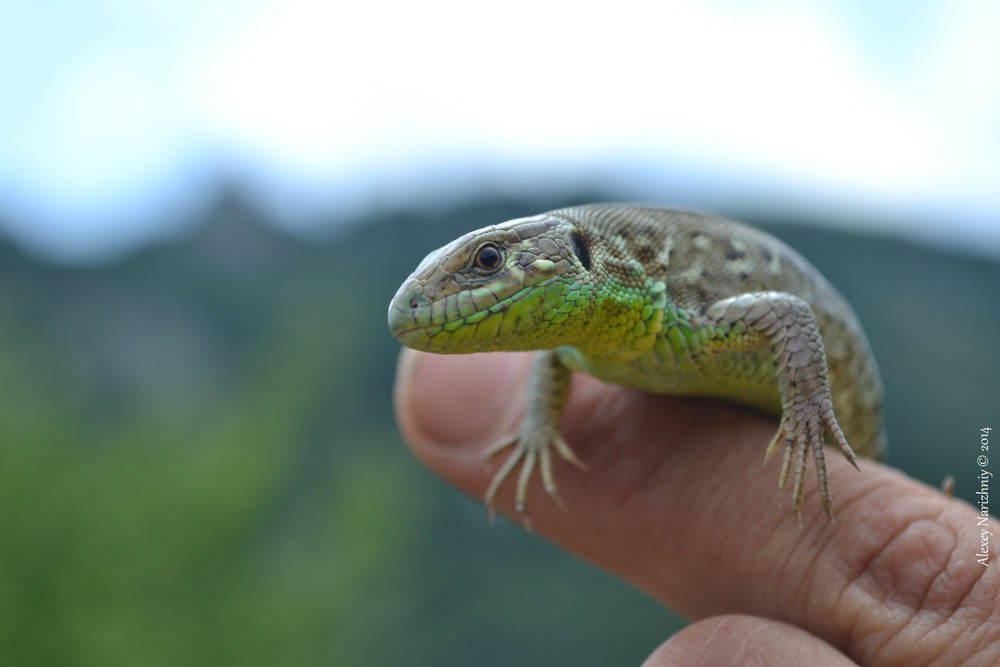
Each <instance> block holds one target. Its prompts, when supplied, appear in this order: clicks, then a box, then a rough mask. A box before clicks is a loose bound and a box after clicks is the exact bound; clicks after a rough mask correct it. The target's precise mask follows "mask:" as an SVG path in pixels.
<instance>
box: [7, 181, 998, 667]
mask: <svg viewBox="0 0 1000 667" xmlns="http://www.w3.org/2000/svg"><path fill="white" fill-rule="evenodd" d="M607 198H608V197H607V196H600V195H596V196H595V194H594V193H586V192H581V193H579V195H578V196H576V197H573V198H571V199H570V200H568V199H566V198H564V199H560V200H558V201H507V200H502V199H489V198H486V199H483V200H481V201H470V202H468V203H467V204H466V205H464V206H460V207H455V208H453V209H449V210H444V211H438V212H433V213H432V212H381V213H373V214H372V215H371V216H370V217H368V218H366V219H359V220H354V221H352V224H351V225H349V226H346V227H342V228H340V229H339V230H338V231H337V233H335V234H333V233H331V235H330V236H329V237H328V238H326V239H322V240H318V241H315V242H311V243H306V242H304V241H302V240H298V239H296V238H294V237H292V236H289V235H286V234H284V233H282V232H279V231H276V228H275V227H273V226H272V225H270V224H269V221H268V220H266V219H265V218H264V217H263V216H262V214H260V213H259V212H258V211H256V210H255V209H254V208H253V207H251V206H249V205H248V204H247V203H246V202H245V200H244V199H243V198H241V197H240V196H239V195H238V194H234V193H229V194H225V195H223V196H220V198H219V201H218V203H217V205H216V206H215V207H214V208H213V209H212V210H210V211H207V212H206V213H205V216H204V220H202V221H197V224H193V225H192V226H191V228H192V229H193V230H194V231H193V232H192V233H191V234H190V235H189V236H187V237H186V238H183V239H180V240H178V241H175V242H173V243H170V244H165V245H161V246H158V247H153V248H148V249H145V250H143V251H141V252H139V253H137V254H135V255H133V256H130V257H127V258H123V259H121V260H119V261H116V262H114V263H111V264H108V265H105V266H100V267H87V268H83V267H69V266H60V265H53V264H48V263H45V262H42V261H40V260H37V259H35V258H33V257H31V256H28V255H26V254H24V253H23V252H21V251H20V250H19V249H18V248H17V247H15V246H14V245H12V244H11V243H9V242H5V241H2V240H0V663H2V664H11V665H102V666H104V665H179V664H182V665H201V664H213V665H219V664H223V665H225V664H240V665H316V664H324V665H402V664H407V665H432V664H433V665H450V664H456V665H457V664H467V663H473V664H478V665H483V666H487V667H488V666H490V665H508V664H553V663H555V664H578V665H607V664H638V663H639V662H640V661H641V660H642V659H643V658H644V657H645V656H646V655H647V654H648V653H649V652H650V651H651V650H652V649H653V648H654V647H655V646H656V645H657V644H658V643H660V642H661V641H663V639H664V638H666V637H667V636H668V635H669V634H670V633H671V632H672V631H673V630H674V629H676V628H677V627H679V623H680V620H679V619H677V618H676V617H675V616H673V615H672V614H671V613H670V612H668V611H666V610H663V609H661V608H660V607H658V606H657V605H656V604H654V603H653V602H652V601H650V600H647V599H646V598H644V597H643V596H642V595H641V594H639V593H637V592H635V591H633V590H631V589H630V588H628V587H627V586H625V585H624V584H621V583H619V582H617V581H615V580H613V579H611V578H610V577H609V576H607V575H604V574H603V573H600V572H597V571H595V570H593V569H592V568H590V567H589V566H586V565H583V564H580V563H577V562H575V561H573V560H572V559H571V558H569V557H568V556H566V555H564V554H562V553H560V552H558V551H557V550H556V549H554V548H553V547H550V546H549V545H547V544H545V543H542V542H541V541H540V540H538V539H537V538H535V537H533V536H531V535H527V534H525V533H523V532H522V531H521V530H520V529H517V528H515V527H512V526H507V525H500V526H488V525H486V523H485V521H484V519H483V513H482V510H481V508H480V507H479V506H478V505H477V503H475V502H474V501H473V500H470V499H466V498H464V497H463V496H461V495H460V494H458V493H457V492H455V491H453V490H452V489H450V488H447V487H446V485H445V484H444V483H443V482H441V481H439V480H437V479H436V478H434V477H433V476H432V475H431V474H430V473H428V472H426V471H424V470H423V469H422V468H421V467H420V466H419V464H417V463H416V462H415V461H414V460H413V459H412V457H411V456H410V455H409V454H408V452H407V451H406V449H405V448H404V447H403V446H402V445H401V441H400V438H399V436H398V434H397V431H396V428H395V424H394V420H393V415H392V410H391V384H392V379H393V373H394V366H395V361H396V355H397V353H398V345H397V344H396V343H395V342H394V341H393V340H392V339H391V338H390V337H389V335H388V333H387V330H386V324H385V313H386V307H387V305H388V301H389V299H390V297H391V296H392V294H393V293H394V292H395V289H396V288H397V286H398V285H399V283H400V282H401V281H402V280H403V279H404V278H405V277H406V275H408V274H409V272H410V271H411V270H412V269H413V268H414V267H415V265H416V264H417V262H418V261H419V260H420V259H421V258H422V257H423V256H424V255H425V254H426V253H427V252H428V251H430V250H431V249H433V248H436V247H438V246H440V245H442V244H444V243H446V242H448V241H450V240H451V239H452V238H454V237H455V236H457V235H459V234H460V233H463V232H465V231H468V230H470V229H473V228H476V227H480V226H483V225H486V224H490V223H492V222H497V221H500V220H504V219H508V218H512V217H516V216H521V215H527V214H531V213H536V212H538V211H540V210H546V209H549V208H555V207H557V206H561V205H566V204H569V203H579V202H582V201H587V200H597V199H607ZM728 213H730V214H732V215H735V216H736V217H742V218H743V219H745V220H747V221H749V222H754V223H757V224H760V225H761V226H765V227H767V228H768V229H770V230H771V231H772V232H774V233H776V234H777V235H778V236H780V237H782V238H784V239H785V240H787V241H789V242H790V243H791V244H792V245H793V246H795V247H796V248H798V249H799V250H800V251H801V252H803V254H805V255H806V256H807V257H809V258H810V259H811V260H812V261H813V262H814V263H815V264H816V265H817V266H819V267H820V269H821V270H822V271H823V272H824V273H825V274H826V275H827V277H828V278H830V279H831V281H832V282H833V283H834V284H836V285H837V286H838V287H840V289H841V290H842V291H843V292H844V293H845V295H846V296H847V297H848V299H849V300H850V301H851V302H852V304H854V306H855V308H856V310H857V311H858V313H859V315H860V316H861V319H862V321H863V322H864V323H865V325H866V328H867V330H868V332H869V334H870V338H871V341H872V345H873V347H874V349H875V353H876V356H877V357H878V359H879V364H880V367H881V369H882V373H883V376H884V379H885V384H886V390H887V397H888V404H887V415H888V430H889V436H890V446H891V454H890V460H891V462H892V463H893V464H894V465H896V466H898V467H900V468H902V469H903V470H905V471H907V472H908V473H909V474H911V475H914V476H916V477H919V478H921V479H923V480H925V481H927V482H928V483H931V484H934V485H937V484H939V483H940V480H941V478H942V477H943V476H944V475H945V474H948V473H952V474H954V475H955V476H956V477H957V491H958V494H959V495H960V496H963V497H965V498H967V499H971V498H972V494H973V492H974V491H975V489H976V486H975V484H974V482H973V478H974V476H975V474H976V466H975V455H976V453H977V443H978V437H977V431H978V428H979V427H981V426H985V425H989V424H990V423H991V422H990V420H991V419H995V418H996V417H997V415H998V413H997V405H998V403H997V396H998V394H997V389H996V378H997V377H1000V354H998V353H997V351H996V342H995V341H996V336H997V331H998V330H1000V326H998V325H1000V321H998V320H1000V309H998V308H997V303H998V302H997V290H998V288H1000V265H998V264H997V263H993V262H989V261H986V260H982V259H971V258H968V257H962V256H957V255H953V254H948V253H944V252H940V251H937V250H934V249H931V248H926V247H921V246H917V245H913V244H908V243H903V242H900V241H895V240H889V239H885V238H878V237H871V236H858V235H850V234H845V233H839V232H833V231H828V230H822V229H816V228H811V227H806V226H802V225H800V224H796V223H798V222H800V221H791V220H784V221H782V220H775V219H769V220H762V219H757V220H754V219H753V216H751V217H749V218H748V217H747V216H740V215H739V212H738V211H736V212H733V211H730V212H728ZM758 217H760V216H758ZM801 222H808V221H801ZM993 425H996V424H993ZM609 610H614V613H613V614H609V613H608V611H609Z"/></svg>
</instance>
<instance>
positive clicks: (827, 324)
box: [388, 204, 887, 525]
mask: <svg viewBox="0 0 1000 667" xmlns="http://www.w3.org/2000/svg"><path fill="white" fill-rule="evenodd" d="M388 323H389V329H390V331H391V333H392V335H393V336H394V337H395V338H396V339H397V340H399V341H400V342H401V343H402V344H403V345H404V346H407V347H410V348H414V349H417V350H423V351H429V352H435V353H443V354H453V353H471V352H490V351H526V350H533V351H537V353H536V355H535V358H534V361H533V363H532V370H531V373H530V376H529V381H528V392H527V405H526V411H525V415H524V417H523V419H522V421H521V424H520V427H519V429H518V430H517V431H516V432H515V433H514V434H512V435H510V436H507V437H504V438H502V439H500V440H498V441H497V442H495V443H493V444H491V445H490V446H488V447H487V449H486V453H485V458H486V460H487V461H489V460H491V459H493V457H495V456H496V455H498V454H500V453H501V452H503V451H505V450H508V449H509V450H511V452H510V454H509V456H508V457H507V459H506V460H505V461H504V462H503V464H502V465H501V466H500V468H499V469H498V470H497V472H496V473H495V474H494V476H493V477H492V479H491V481H490V483H489V486H488V488H487V490H486V493H485V496H484V504H485V506H486V509H487V512H488V514H489V516H490V517H492V514H493V506H494V502H495V497H496V494H497V492H498V491H499V489H500V488H501V487H502V485H503V484H504V482H505V481H506V480H507V479H508V478H509V477H511V476H512V474H514V472H515V470H516V469H517V468H518V466H521V468H520V471H519V472H518V473H517V484H516V497H515V509H516V511H517V513H518V514H519V515H520V516H521V517H522V518H523V519H524V522H525V525H530V524H529V523H528V517H527V500H526V499H527V487H528V484H529V482H530V480H531V478H532V475H533V474H534V472H535V469H536V467H537V468H538V469H539V472H540V476H541V478H542V482H543V486H544V488H545V490H546V492H547V493H548V495H550V496H551V497H552V498H553V499H554V500H555V501H556V502H557V503H558V504H560V505H561V504H562V503H561V501H560V499H559V495H558V487H557V484H556V481H555V476H554V473H553V470H552V460H553V453H557V454H558V455H559V456H561V457H562V458H563V459H565V460H566V461H568V462H570V463H572V464H574V465H576V466H578V467H580V468H582V469H586V466H585V464H584V463H583V461H581V460H580V458H579V457H578V456H577V455H576V454H575V453H574V451H573V449H572V448H571V447H570V446H569V445H568V444H567V443H566V441H565V440H564V439H563V437H562V435H561V433H560V430H559V419H560V415H561V412H562V409H563V406H564V405H565V403H566V400H567V397H568V395H569V390H570V378H571V373H572V372H574V371H582V372H585V373H588V374H590V375H592V376H594V377H596V378H598V379H599V380H602V381H605V382H610V383H616V384H620V385H625V386H628V387H633V388H637V389H640V390H645V391H649V392H654V393H663V394H675V395H687V396H705V397H717V398H722V399H725V400H729V401H733V402H736V403H740V404H743V405H747V406H750V407H752V408H756V409H758V410H760V411H763V412H764V413H767V414H769V415H772V416H774V417H776V418H777V419H778V420H779V426H778V430H777V432H776V434H775V436H774V438H773V439H772V440H771V442H770V444H769V445H768V446H767V450H766V452H765V458H764V460H765V463H766V462H767V460H768V459H770V458H771V456H772V455H773V454H774V453H775V452H776V451H777V450H778V449H779V448H782V447H783V448H784V454H783V460H782V464H781V471H780V475H779V479H778V491H779V493H783V492H784V490H785V488H786V484H787V482H788V479H789V476H791V477H792V489H791V496H792V511H793V512H794V514H795V516H796V517H797V518H798V520H799V522H800V523H801V517H802V514H801V513H802V505H803V498H804V480H805V472H806V467H807V459H808V455H809V452H810V451H811V452H812V457H813V460H814V465H815V469H816V476H817V479H818V485H819V493H820V498H821V501H822V504H823V508H824V510H825V512H826V514H827V516H828V517H829V518H830V520H833V499H832V495H831V492H830V488H829V482H828V479H827V469H826V462H825V454H824V442H825V440H827V439H828V440H829V441H830V442H831V443H832V444H834V445H836V446H837V447H838V448H839V450H840V452H841V453H842V454H843V455H844V457H845V458H846V459H847V460H848V461H850V463H851V464H852V465H854V467H855V468H858V464H857V456H858V455H859V454H860V455H863V456H869V457H872V458H875V459H884V458H885V455H886V451H887V446H886V436H885V430H884V428H883V421H882V403H883V391H882V381H881V377H880V375H879V371H878V367H877V366H876V363H875V358H874V356H873V354H872V351H871V347H870V345H869V343H868V339H867V337H866V336H865V333H864V330H863V329H862V327H861V324H860V322H859V320H858V317H857V315H856V314H855V313H854V311H853V309H852V308H851V307H850V305H849V304H848V302H847V301H846V299H845V298H844V297H843V296H841V294H840V293H839V292H838V291H837V290H836V289H835V288H834V287H833V285H831V284H830V282H829V281H827V280H826V278H825V277H824V276H823V275H822V274H821V273H820V272H819V270H818V269H816V268H815V267H814V266H813V265H812V264H810V263H809V262H808V261H807V260H806V259H805V258H804V257H802V255H800V254H799V253H798V252H796V251H795V250H794V249H792V248H791V247H789V246H788V245H787V244H785V243H784V242H782V241H780V240H779V239H777V238H775V237H773V236H771V235H769V234H767V233H765V232H764V231H762V230H759V229H757V228H755V227H751V226H749V225H746V224H743V223H740V222H736V221H734V220H730V219H727V218H722V217H716V216H711V215H704V214H698V213H691V212H685V211H678V210H670V209H663V208H655V207H644V206H636V205H628V204H589V205H582V206H575V207H570V208H563V209H558V210H554V211H549V212H547V213H542V214H539V215H535V216H531V217H526V218H518V219H515V220H510V221H507V222H503V223H501V224H496V225H492V226H488V227H485V228H483V229H479V230H477V231H473V232H470V233H468V234H465V235H464V236H462V237H460V238H458V239H457V240H455V241H453V242H452V243H450V244H448V245H446V246H444V247H442V248H440V249H438V250H436V251H434V252H432V253H430V254H429V255H428V256H427V257H426V258H425V259H424V260H423V261H422V262H421V263H420V264H419V266H418V267H417V269H416V270H415V271H414V273H413V274H412V275H411V276H410V277H409V278H407V279H406V280H405V281H404V282H403V284H402V285H401V286H400V288H399V290H398V291H397V292H396V295H395V296H394V298H393V299H392V302H391V303H390V305H389V313H388ZM838 418H839V419H838ZM852 445H853V447H852ZM856 452H857V453H856Z"/></svg>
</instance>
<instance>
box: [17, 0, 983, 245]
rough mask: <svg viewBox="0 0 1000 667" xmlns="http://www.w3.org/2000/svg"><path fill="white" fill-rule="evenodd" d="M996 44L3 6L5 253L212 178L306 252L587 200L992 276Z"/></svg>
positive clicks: (305, 13) (786, 18)
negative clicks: (368, 216)
mask: <svg viewBox="0 0 1000 667" xmlns="http://www.w3.org/2000/svg"><path fill="white" fill-rule="evenodd" d="M997 34H1000V3H996V2H991V1H990V0H979V1H976V0H968V1H965V2H960V3H956V2H947V1H945V0H915V1H912V2H892V1H886V2H879V3H872V2H864V1H863V0H846V1H838V2H834V1H832V0H831V1H808V0H807V1H792V0H770V1H758V2H754V1H747V2H736V1H722V0H707V1H706V0H701V1H695V0H661V1H660V2H655V3H654V2H635V1H633V0H620V1H619V2H616V3H614V4H609V3H600V4H597V3H595V4H594V5H593V6H592V7H591V8H588V6H587V5H586V4H585V3H579V2H556V1H548V0H533V1H522V0H508V1H507V2H505V3H502V4H490V5H484V4H481V3H468V2H459V1H455V0H426V1H424V2H419V3H415V2H401V1H396V0H388V1H385V0H384V1H382V2H378V1H372V2H356V1H355V2H342V1H339V0H338V1H330V0H242V1H237V0H200V1H196V0H77V1H75V2H74V1H72V0H68V1H58V0H41V1H39V2H30V3H29V2H20V1H18V0H0V229H3V230H4V231H6V232H7V233H8V234H10V235H11V236H13V237H14V238H15V239H16V240H18V241H19V242H21V243H23V244H25V245H26V246H28V247H30V248H33V249H35V250H37V251H39V252H42V253H44V254H47V255H50V256H54V257H58V258H62V259H68V260H71V261H72V260H82V261H86V260H87V259H88V258H94V257H102V256H107V255H108V254H114V253H118V252H123V251H126V250H127V249H129V248H131V247H133V246H135V245H137V244H141V243H144V242H147V241H149V240H153V239H157V238H162V237H164V236H169V235H171V234H174V233H177V232H178V230H179V225H180V224H181V223H180V222H179V221H180V220H183V219H184V217H185V214H186V213H190V212H192V211H196V210H198V209H199V208H200V207H203V206H206V205H207V200H208V198H209V197H210V196H211V194H212V192H213V188H215V187H216V186H217V185H218V183H219V179H220V178H225V179H228V180H229V181H232V182H237V183H240V184H242V185H243V186H245V189H246V191H247V192H249V193H250V194H251V196H252V197H253V198H254V199H255V202H256V203H258V204H260V205H262V206H264V207H266V208H267V209H268V210H269V211H270V212H272V213H273V214H274V215H275V216H277V217H278V218H279V219H280V220H281V221H282V224H283V225H285V226H287V227H289V228H290V229H292V230H295V231H300V232H302V233H305V234H308V233H310V230H311V227H312V226H315V225H316V224H317V222H316V221H317V220H319V219H327V218H330V217H331V215H333V217H342V218H348V217H350V216H351V215H352V214H356V213H357V212H360V211H363V210H364V209H365V208H366V207H370V206H391V207H393V208H405V207H407V206H415V207H417V206H427V205H435V204H437V205H441V203H442V202H443V203H448V202H454V201H460V200H461V199H462V198H463V197H466V196H469V194H470V193H475V192H477V191H482V190H495V191H500V192H506V193H509V194H517V193H524V192H528V193H530V194H538V193H539V192H540V191H543V190H558V189H559V188H571V187H572V185H573V184H574V183H576V182H580V181H585V183H586V184H587V185H594V184H606V185H607V186H608V187H609V188H618V189H619V190H621V191H622V192H623V193H625V194H627V195H631V196H634V197H635V198H638V199H642V200H644V201H659V200H660V199H661V198H669V199H670V200H673V201H666V202H664V203H681V204H689V205H696V206H698V207H700V208H707V209H711V208H712V206H713V204H716V205H718V206H723V207H729V208H738V207H740V206H744V207H745V206H748V205H759V206H766V207H768V208H773V209H781V208H783V207H784V208H790V209H794V210H796V211H799V212H803V211H804V212H809V211H813V210H816V211H821V212H830V211H833V212H834V213H836V214H838V215H837V216H834V217H838V216H839V217H840V218H842V219H844V220H846V221H848V223H849V222H850V221H851V220H858V221H861V220H866V221H867V220H872V219H879V220H881V221H882V224H883V225H884V227H885V229H886V230H887V231H889V232H890V233H894V234H899V235H905V236H911V237H916V238H922V239H925V240H929V241H931V242H934V243H941V244H954V245H956V246H958V247H965V248H974V249H975V250H976V251H978V252H984V253H987V254H992V255H995V256H997V257H1000V76H998V72H1000V39H997V38H996V35H997ZM676 200H680V201H679V202H678V201H676ZM857 224H861V223H860V222H859V223H857Z"/></svg>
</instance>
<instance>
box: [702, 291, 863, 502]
mask: <svg viewBox="0 0 1000 667" xmlns="http://www.w3.org/2000/svg"><path fill="white" fill-rule="evenodd" d="M705 315H706V317H707V318H708V319H709V320H710V321H711V323H712V324H713V325H714V326H715V327H717V329H718V330H719V332H720V333H721V334H722V336H723V337H724V338H729V337H736V338H740V337H743V336H750V337H753V336H763V337H764V338H765V339H766V342H767V343H769V344H770V346H771V350H772V352H773V358H774V367H775V374H776V376H777V380H778V390H779V392H780V395H781V423H780V425H779V427H778V432H777V433H776V434H775V436H774V439H773V440H772V441H771V444H770V445H769V446H768V448H767V453H766V455H765V458H764V460H765V461H767V459H769V458H770V457H771V456H772V455H773V454H774V452H775V451H776V450H777V448H778V447H779V445H781V444H784V445H785V454H784V457H783V461H782V465H781V476H780V478H779V480H778V490H779V491H782V490H784V488H785V483H786V482H787V481H788V476H789V473H790V471H791V468H792V462H793V460H794V464H795V474H794V480H793V486H792V511H793V512H795V515H796V516H797V517H798V518H799V520H800V521H801V518H802V498H803V494H804V487H803V482H804V480H805V469H806V458H807V456H808V451H809V449H810V448H811V449H812V451H813V459H814V460H815V462H816V476H817V478H818V479H819V491H820V497H821V499H822V501H823V508H824V509H825V510H826V513H827V515H828V516H829V517H830V518H831V519H833V498H832V496H831V495H830V486H829V483H828V481H827V471H826V459H825V458H824V454H823V434H824V431H825V432H827V433H829V434H830V435H831V437H832V438H833V441H834V442H835V443H836V444H837V446H838V447H839V448H840V451H841V452H842V453H843V454H844V457H845V458H846V459H847V460H848V461H850V462H851V464H852V465H853V466H854V467H855V468H857V467H858V464H857V462H856V459H857V457H856V456H855V454H854V451H853V450H852V449H851V447H850V445H849V444H848V443H847V439H846V438H845V437H844V434H843V432H842V431H841V429H840V426H839V424H837V418H836V417H835V416H834V412H833V397H832V396H831V394H830V383H829V379H828V376H827V365H826V353H825V351H824V348H823V339H822V337H821V335H820V331H819V325H818V324H817V322H816V316H815V315H814V314H813V311H812V308H810V307H809V304H808V303H806V302H805V301H803V300H802V299H800V298H799V297H797V296H794V295H791V294H785V293H783V292H755V293H752V294H742V295H740V296H736V297H731V298H728V299H721V300H719V301H717V302H715V303H713V304H712V305H711V306H710V307H709V308H708V309H707V311H706V313H705Z"/></svg>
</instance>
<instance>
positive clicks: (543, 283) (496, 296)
mask: <svg viewBox="0 0 1000 667" xmlns="http://www.w3.org/2000/svg"><path fill="white" fill-rule="evenodd" d="M592 301H593V289H592V278H591V276H590V257H589V254H588V251H587V245H586V243H585V241H584V239H583V238H582V237H581V235H580V233H579V232H578V231H577V229H576V227H575V226H574V225H573V224H572V223H570V222H568V221H566V220H562V219H558V218H554V217H551V216H549V215H540V216H534V217H531V218H521V219H518V220H512V221H510V222H506V223H503V224H500V225H495V226H491V227H485V228H483V229H480V230H478V231H475V232H471V233H469V234H466V235H465V236H462V237H461V238H459V239H457V240H455V241H453V242H452V243H450V244H448V245H446V246H445V247H443V248H440V249H438V250H435V251H434V252H432V253H431V254H429V255H428V256H427V257H426V258H425V259H424V260H423V261H422V262H421V263H420V265H419V266H418V267H417V269H416V271H414V272H413V274H412V275H411V276H410V277H409V278H408V279H407V280H406V281H405V282H404V283H403V285H402V286H401V287H400V288H399V291H397V292H396V296H395V297H394V298H393V300H392V303H391V304H390V305H389V330H390V331H391V332H392V335H393V336H395V337H396V338H397V339H398V340H399V341H400V342H401V343H403V344H404V345H406V346H407V347H412V348H415V349H418V350H426V351H430V352H439V353H456V352H483V351H499V350H507V351H514V350H537V349H547V348H554V347H558V346H560V345H566V344H571V343H572V342H573V337H572V335H570V332H572V331H573V330H574V329H575V328H574V327H572V326H567V325H566V322H567V320H573V319H574V318H581V317H586V311H587V309H588V308H589V306H590V305H591V303H592Z"/></svg>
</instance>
